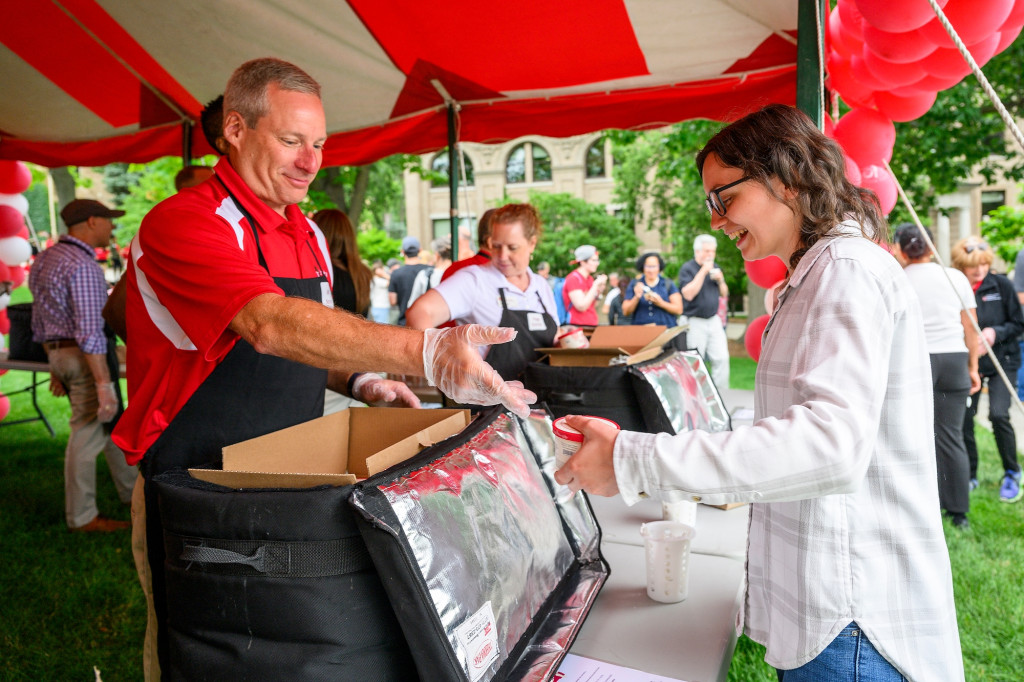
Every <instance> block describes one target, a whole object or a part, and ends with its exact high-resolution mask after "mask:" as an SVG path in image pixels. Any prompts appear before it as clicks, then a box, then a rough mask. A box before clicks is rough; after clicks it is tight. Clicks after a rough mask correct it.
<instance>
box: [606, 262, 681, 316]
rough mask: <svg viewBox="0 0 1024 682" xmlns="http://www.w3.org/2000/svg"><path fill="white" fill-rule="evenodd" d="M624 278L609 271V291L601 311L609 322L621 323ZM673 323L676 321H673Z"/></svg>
mask: <svg viewBox="0 0 1024 682" xmlns="http://www.w3.org/2000/svg"><path fill="white" fill-rule="evenodd" d="M622 285H623V282H622V279H621V276H620V275H619V273H617V272H609V273H608V293H606V294H605V295H604V304H603V305H602V306H601V312H602V313H604V314H605V317H606V318H607V320H608V324H619V318H621V317H623V315H622ZM672 324H673V325H674V324H675V322H673V323H672Z"/></svg>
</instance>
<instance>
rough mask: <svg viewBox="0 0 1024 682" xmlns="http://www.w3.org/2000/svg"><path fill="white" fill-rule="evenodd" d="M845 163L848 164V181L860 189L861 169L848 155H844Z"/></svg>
mask: <svg viewBox="0 0 1024 682" xmlns="http://www.w3.org/2000/svg"><path fill="white" fill-rule="evenodd" d="M843 162H844V163H845V164H846V179H847V180H849V181H850V182H851V183H852V184H853V185H855V186H857V187H860V168H859V167H858V166H857V163H856V162H855V161H854V160H853V159H851V158H850V157H849V156H847V155H846V154H843Z"/></svg>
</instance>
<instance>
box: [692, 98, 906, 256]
mask: <svg viewBox="0 0 1024 682" xmlns="http://www.w3.org/2000/svg"><path fill="white" fill-rule="evenodd" d="M710 154H715V155H716V156H717V157H718V158H719V159H720V160H721V162H722V164H724V165H726V166H730V167H732V168H739V169H741V170H742V171H743V174H744V175H746V176H749V177H750V178H751V179H752V180H754V181H755V182H759V183H760V184H761V185H763V186H764V187H765V188H766V189H767V190H768V192H769V193H770V194H771V195H772V196H773V197H775V198H776V199H778V200H779V201H782V202H783V203H785V204H786V205H788V206H789V207H790V208H791V209H793V211H794V212H795V213H796V214H797V216H798V217H799V218H800V248H798V249H797V250H796V252H794V253H793V255H792V257H791V258H790V260H789V267H790V270H792V269H794V268H795V267H796V265H797V263H799V262H800V259H801V258H802V257H803V255H804V254H805V253H806V252H807V250H808V249H809V248H811V246H813V245H814V243H815V242H817V241H818V240H819V239H821V238H822V237H823V236H824V235H826V234H828V233H829V232H830V231H831V230H832V229H833V228H834V227H835V226H836V225H838V224H839V223H841V222H843V221H844V220H851V219H852V220H856V221H857V222H858V223H860V225H861V230H862V232H863V234H864V236H865V237H867V238H869V239H872V240H874V241H876V242H879V243H882V242H885V241H887V239H888V229H887V228H886V222H885V219H884V218H883V217H882V214H881V211H880V210H879V206H878V198H877V197H876V196H875V193H874V192H872V191H871V190H869V189H865V188H863V187H856V186H854V185H853V183H851V182H850V181H849V180H848V179H847V177H846V164H845V161H844V159H843V150H842V148H841V147H840V146H839V144H838V143H837V142H836V141H835V140H832V139H830V138H828V137H826V136H825V134H824V133H822V132H821V131H820V130H818V128H817V127H816V126H815V125H814V123H813V122H812V121H811V119H810V118H809V117H808V116H807V115H806V114H805V113H803V112H802V111H800V110H799V109H796V108H794V107H790V106H786V105H782V104H770V105H768V106H766V107H764V108H763V109H761V110H759V111H755V112H754V113H752V114H748V115H747V116H744V117H743V118H741V119H740V120H738V121H736V122H735V123H732V124H731V125H729V126H726V127H725V128H723V129H722V130H720V131H719V132H718V133H717V134H716V135H715V136H714V137H712V138H711V139H710V140H709V141H708V143H707V144H706V145H704V148H703V149H701V150H700V152H698V153H697V171H698V172H699V173H701V175H703V173H704V161H705V160H706V159H707V157H708V156H709V155H710ZM772 177H777V178H778V179H779V181H780V182H781V183H782V184H783V186H784V187H786V188H788V189H790V190H792V191H793V192H794V193H795V195H796V196H795V198H794V199H792V200H791V201H787V200H786V199H784V198H783V197H782V196H780V195H779V194H778V193H777V192H776V191H775V190H774V189H773V187H772V184H771V178H772Z"/></svg>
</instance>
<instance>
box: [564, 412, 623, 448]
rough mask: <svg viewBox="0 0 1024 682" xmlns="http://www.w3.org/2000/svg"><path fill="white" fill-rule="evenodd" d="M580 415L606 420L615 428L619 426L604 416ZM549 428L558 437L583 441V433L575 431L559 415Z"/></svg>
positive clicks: (576, 441)
mask: <svg viewBox="0 0 1024 682" xmlns="http://www.w3.org/2000/svg"><path fill="white" fill-rule="evenodd" d="M580 416H584V417H586V418H587V419H600V420H601V421H603V422H608V423H609V424H611V425H612V426H614V427H615V428H616V429H618V428H619V425H618V424H616V423H615V422H613V421H612V420H611V419H605V418H604V417H591V416H590V415H580ZM551 430H552V431H554V432H555V435H556V436H558V437H559V438H563V439H565V440H571V441H573V442H575V443H582V442H583V434H582V433H580V432H579V431H577V430H576V429H574V428H572V427H571V426H569V425H568V424H566V423H565V417H559V418H558V419H556V420H555V421H554V422H553V423H552V424H551Z"/></svg>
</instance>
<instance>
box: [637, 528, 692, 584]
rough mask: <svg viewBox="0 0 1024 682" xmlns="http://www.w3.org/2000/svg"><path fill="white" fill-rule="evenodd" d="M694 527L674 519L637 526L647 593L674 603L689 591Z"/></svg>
mask: <svg viewBox="0 0 1024 682" xmlns="http://www.w3.org/2000/svg"><path fill="white" fill-rule="evenodd" d="M695 534H696V531H695V530H694V529H693V527H692V526H687V525H686V524H683V523H678V522H676V521H652V522H650V523H645V524H643V525H642V526H640V535H642V536H643V538H644V555H645V556H646V559H647V596H648V597H650V598H651V599H653V600H654V601H659V602H664V603H666V604H673V603H675V602H680V601H682V600H684V599H686V597H687V595H688V594H689V582H690V581H689V573H690V571H689V568H690V541H691V540H692V539H693V536H694V535H695Z"/></svg>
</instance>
